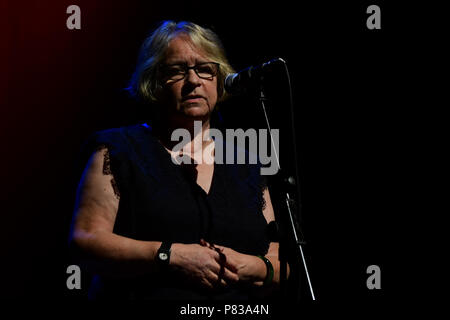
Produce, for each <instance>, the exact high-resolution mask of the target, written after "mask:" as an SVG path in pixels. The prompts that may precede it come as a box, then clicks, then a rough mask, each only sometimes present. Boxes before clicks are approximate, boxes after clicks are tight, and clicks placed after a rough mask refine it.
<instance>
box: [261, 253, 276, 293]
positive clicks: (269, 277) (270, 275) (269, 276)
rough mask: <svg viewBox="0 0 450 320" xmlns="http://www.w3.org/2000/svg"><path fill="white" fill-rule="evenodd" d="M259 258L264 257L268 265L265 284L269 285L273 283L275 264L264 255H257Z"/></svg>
mask: <svg viewBox="0 0 450 320" xmlns="http://www.w3.org/2000/svg"><path fill="white" fill-rule="evenodd" d="M257 257H258V258H260V259H262V261H264V264H265V265H266V269H267V273H266V278H265V279H264V283H263V285H264V286H268V285H270V284H271V283H272V280H273V274H274V272H273V266H272V262H270V260H269V259H267V258H266V257H264V256H257Z"/></svg>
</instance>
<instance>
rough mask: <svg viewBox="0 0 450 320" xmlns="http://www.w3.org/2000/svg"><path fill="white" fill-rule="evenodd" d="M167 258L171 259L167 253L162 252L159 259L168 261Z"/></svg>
mask: <svg viewBox="0 0 450 320" xmlns="http://www.w3.org/2000/svg"><path fill="white" fill-rule="evenodd" d="M167 258H169V256H168V255H167V253H164V252H161V253H160V254H159V259H161V260H162V261H166V260H167Z"/></svg>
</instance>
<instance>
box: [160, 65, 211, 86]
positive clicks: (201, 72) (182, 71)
mask: <svg viewBox="0 0 450 320" xmlns="http://www.w3.org/2000/svg"><path fill="white" fill-rule="evenodd" d="M219 66H220V64H219V63H217V62H202V63H199V64H196V65H195V66H192V67H188V66H187V65H186V64H170V65H162V66H161V67H160V75H161V77H162V79H163V80H164V81H171V82H175V81H180V80H183V79H184V78H185V77H186V75H187V74H188V72H189V70H191V69H192V70H194V71H195V74H196V75H197V76H198V77H199V78H201V79H206V80H212V79H213V78H214V77H215V76H216V75H217V73H218V72H219Z"/></svg>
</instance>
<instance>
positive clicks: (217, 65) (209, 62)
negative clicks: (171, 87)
mask: <svg viewBox="0 0 450 320" xmlns="http://www.w3.org/2000/svg"><path fill="white" fill-rule="evenodd" d="M204 64H214V65H215V66H216V72H215V74H214V75H213V76H211V77H207V78H205V77H202V76H200V75H199V74H198V71H197V69H196V68H197V67H198V66H201V65H204ZM173 66H182V67H183V71H184V72H183V74H184V75H183V78H180V79H178V80H173V81H174V82H178V81H181V80H184V79H186V76H187V75H188V73H189V70H194V72H195V74H196V75H197V77H199V78H200V79H203V80H212V79H213V78H214V77H216V76H217V74H218V73H219V68H220V63H218V62H214V61H207V62H201V63H197V64H195V65H193V66H192V67H189V66H188V65H187V63H173V64H162V65H160V66H159V67H158V73H160V72H161V71H162V69H163V68H167V67H173ZM167 80H171V79H170V78H168V79H167Z"/></svg>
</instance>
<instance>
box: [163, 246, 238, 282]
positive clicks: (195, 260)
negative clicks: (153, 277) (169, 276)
mask: <svg viewBox="0 0 450 320" xmlns="http://www.w3.org/2000/svg"><path fill="white" fill-rule="evenodd" d="M223 259H224V256H223V255H220V254H219V253H218V252H217V251H214V250H211V249H210V248H208V247H205V246H201V245H199V244H182V243H174V244H172V247H171V255H170V266H171V268H172V269H173V270H175V271H176V272H177V273H180V274H181V275H182V276H183V277H185V278H186V279H188V280H190V281H191V282H194V283H196V284H198V285H200V286H202V287H206V288H208V289H214V288H220V287H225V286H229V285H230V284H232V283H237V282H238V281H239V277H238V275H237V274H236V273H234V272H232V271H231V270H229V269H227V268H226V267H225V261H223Z"/></svg>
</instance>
